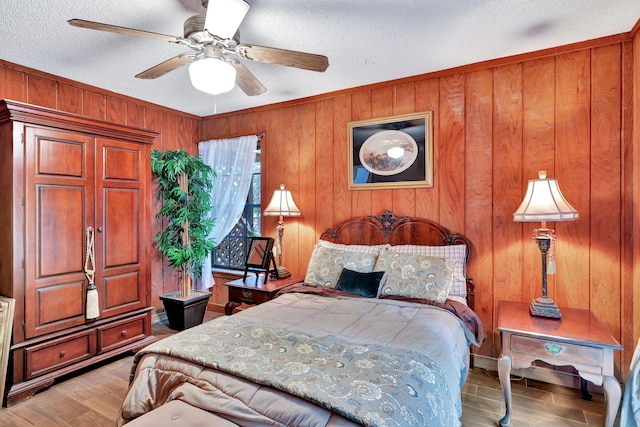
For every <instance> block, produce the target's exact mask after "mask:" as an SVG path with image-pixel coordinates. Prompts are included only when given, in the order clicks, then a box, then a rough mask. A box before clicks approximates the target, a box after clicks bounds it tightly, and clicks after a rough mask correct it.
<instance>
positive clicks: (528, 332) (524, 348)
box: [498, 301, 622, 427]
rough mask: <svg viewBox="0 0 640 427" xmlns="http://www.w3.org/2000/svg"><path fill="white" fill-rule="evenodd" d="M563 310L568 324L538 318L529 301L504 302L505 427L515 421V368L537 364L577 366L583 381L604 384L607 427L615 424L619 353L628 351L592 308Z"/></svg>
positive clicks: (501, 304) (501, 308)
mask: <svg viewBox="0 0 640 427" xmlns="http://www.w3.org/2000/svg"><path fill="white" fill-rule="evenodd" d="M561 311H562V320H558V319H549V318H543V317H533V316H531V315H530V314H529V304H528V303H521V302H512V301H500V302H499V303H498V330H499V331H500V335H501V337H502V355H501V356H500V359H498V376H499V377H500V385H501V386H502V391H503V393H504V402H505V406H506V413H505V416H504V417H503V418H502V419H501V420H500V425H501V426H503V427H504V426H508V425H509V421H510V419H511V378H510V376H511V368H512V367H513V368H516V369H517V368H528V367H529V366H531V363H532V362H533V361H534V360H541V361H543V362H546V363H549V364H551V365H554V366H563V365H569V366H573V367H574V368H575V369H576V370H577V371H578V373H579V374H580V377H581V378H583V379H585V380H587V381H591V382H592V383H594V384H597V385H602V386H603V388H604V393H605V396H606V401H607V415H606V419H605V425H606V426H607V427H611V426H613V421H614V420H615V417H616V413H617V412H618V406H619V405H620V397H621V390H620V383H619V382H618V380H617V379H616V378H615V376H614V364H613V352H614V350H622V347H620V344H619V343H618V341H617V340H616V339H615V338H614V337H613V336H611V333H610V332H609V331H608V330H607V328H605V326H604V325H603V324H602V322H600V320H598V318H597V317H596V316H595V315H594V314H593V313H592V312H590V311H589V310H577V309H571V308H562V309H561Z"/></svg>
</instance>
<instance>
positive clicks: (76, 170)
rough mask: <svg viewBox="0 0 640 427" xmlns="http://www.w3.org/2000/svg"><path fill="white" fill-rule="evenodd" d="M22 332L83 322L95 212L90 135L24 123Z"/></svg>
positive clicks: (38, 332) (27, 334)
mask: <svg viewBox="0 0 640 427" xmlns="http://www.w3.org/2000/svg"><path fill="white" fill-rule="evenodd" d="M24 142H25V159H26V161H25V166H24V167H25V193H26V194H25V196H24V212H25V254H24V260H23V261H24V262H23V265H24V269H25V280H26V286H25V328H24V329H25V337H26V338H32V337H34V336H38V335H42V334H45V333H49V332H54V331H59V330H62V329H65V328H69V327H72V326H77V325H82V324H84V323H85V304H86V297H85V295H86V288H87V279H86V276H85V273H84V262H85V250H84V248H85V230H86V228H87V227H89V226H92V225H93V221H94V217H95V211H94V206H95V187H94V184H95V177H94V140H93V138H91V137H88V136H85V135H83V134H81V133H74V132H66V131H60V130H55V129H49V128H38V127H25V134H24Z"/></svg>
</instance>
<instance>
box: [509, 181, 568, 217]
mask: <svg viewBox="0 0 640 427" xmlns="http://www.w3.org/2000/svg"><path fill="white" fill-rule="evenodd" d="M578 217H579V216H578V211H576V210H575V209H574V208H573V206H571V205H570V204H569V202H567V200H566V199H565V198H564V196H563V195H562V192H561V191H560V187H558V181H557V180H556V179H555V178H547V171H540V172H538V179H530V180H529V185H528V187H527V193H526V194H525V196H524V200H523V201H522V204H520V207H519V208H518V209H517V210H516V211H515V212H514V213H513V220H514V221H515V222H547V221H548V222H558V221H572V220H576V219H578Z"/></svg>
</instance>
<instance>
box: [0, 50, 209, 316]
mask: <svg viewBox="0 0 640 427" xmlns="http://www.w3.org/2000/svg"><path fill="white" fill-rule="evenodd" d="M3 98H7V99H13V100H15V101H20V102H27V103H30V104H35V105H41V106H44V107H49V108H55V109H57V110H62V111H69V112H72V113H76V114H81V115H84V116H89V117H93V118H97V119H100V120H106V121H109V122H112V123H118V124H122V125H127V126H132V127H136V128H142V129H148V130H152V131H155V132H158V133H159V134H158V138H157V139H156V141H155V143H154V147H153V148H156V149H178V148H180V147H185V149H187V150H191V149H193V148H194V146H195V141H197V127H198V126H197V125H198V120H199V118H198V117H196V116H192V115H188V114H185V113H181V112H176V111H173V110H169V109H167V108H163V107H159V106H156V105H153V104H149V103H145V102H142V101H139V100H135V99H132V98H127V97H123V96H120V95H117V94H114V93H111V92H107V91H103V90H100V89H96V88H93V87H90V86H87V85H82V84H79V83H77V82H73V81H70V80H66V79H62V78H58V77H55V76H52V75H48V74H44V73H42V72H39V71H37V70H32V69H28V68H24V67H20V66H17V65H15V64H11V63H7V62H3V61H0V99H3ZM151 191H152V194H153V195H155V194H156V191H157V190H156V188H155V187H153V188H152V190H151ZM147 203H151V204H152V205H153V206H154V208H153V209H152V210H153V211H154V212H157V210H158V209H159V208H158V201H157V200H156V199H155V196H153V197H152V200H148V201H147ZM154 215H155V213H154ZM148 221H150V222H152V223H153V226H152V233H153V234H155V233H156V232H157V231H158V229H159V227H160V223H158V222H157V221H156V220H155V217H151V218H148ZM149 256H150V257H151V260H152V264H151V265H152V266H151V280H152V295H151V301H152V304H153V306H154V307H156V309H157V310H162V303H161V301H160V299H159V296H160V295H162V294H164V293H167V292H172V291H174V290H177V289H178V284H177V280H178V278H177V274H176V273H175V271H174V270H173V269H172V268H170V267H168V265H167V264H166V262H164V259H163V257H162V256H161V254H160V253H159V252H158V251H157V250H156V249H155V247H154V246H153V245H152V244H151V242H149Z"/></svg>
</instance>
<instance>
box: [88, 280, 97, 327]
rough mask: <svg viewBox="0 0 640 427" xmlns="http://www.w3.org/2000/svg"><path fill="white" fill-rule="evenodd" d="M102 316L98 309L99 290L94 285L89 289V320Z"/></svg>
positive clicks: (91, 284)
mask: <svg viewBox="0 0 640 427" xmlns="http://www.w3.org/2000/svg"><path fill="white" fill-rule="evenodd" d="M98 316H100V309H99V308H98V288H97V287H96V285H94V284H93V283H90V284H89V286H88V287H87V314H86V318H87V319H95V318H97V317H98Z"/></svg>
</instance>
